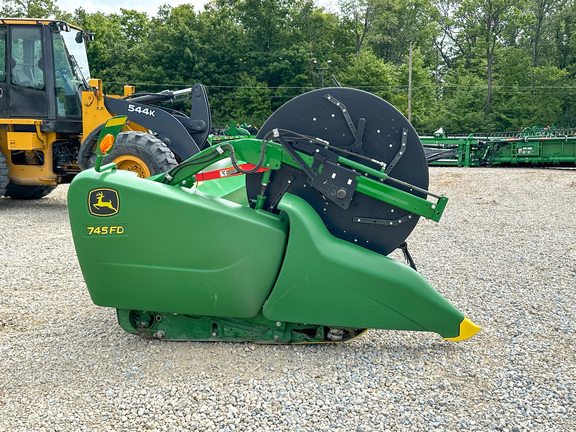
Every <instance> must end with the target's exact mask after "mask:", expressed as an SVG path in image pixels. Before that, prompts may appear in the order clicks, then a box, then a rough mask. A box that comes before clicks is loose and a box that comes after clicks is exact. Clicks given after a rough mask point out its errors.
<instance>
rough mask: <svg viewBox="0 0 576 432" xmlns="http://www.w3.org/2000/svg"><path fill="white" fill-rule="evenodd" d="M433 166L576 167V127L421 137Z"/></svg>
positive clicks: (439, 133) (438, 132)
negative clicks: (493, 133) (492, 133)
mask: <svg viewBox="0 0 576 432" xmlns="http://www.w3.org/2000/svg"><path fill="white" fill-rule="evenodd" d="M420 140H421V141H422V145H423V146H424V149H425V151H426V156H427V159H428V161H429V164H430V165H443V166H451V165H452V166H465V167H471V166H527V167H530V166H575V165H576V130H574V129H569V130H556V129H555V128H538V127H534V128H526V129H522V130H521V131H519V132H517V133H514V134H495V135H492V136H490V135H485V136H480V135H472V134H470V135H468V136H462V137H458V136H454V137H449V136H446V134H444V133H443V131H442V130H439V131H437V132H436V133H435V134H434V136H431V137H420Z"/></svg>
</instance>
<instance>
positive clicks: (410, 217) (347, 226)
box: [246, 87, 428, 255]
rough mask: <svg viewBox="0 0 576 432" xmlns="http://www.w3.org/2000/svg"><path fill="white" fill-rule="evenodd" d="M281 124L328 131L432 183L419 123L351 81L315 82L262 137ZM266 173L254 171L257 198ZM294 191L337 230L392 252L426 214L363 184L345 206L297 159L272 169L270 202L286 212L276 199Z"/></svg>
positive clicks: (332, 138) (399, 175) (417, 182)
mask: <svg viewBox="0 0 576 432" xmlns="http://www.w3.org/2000/svg"><path fill="white" fill-rule="evenodd" d="M276 128H278V129H287V130H290V131H293V132H297V133H299V134H302V135H308V136H312V137H316V138H321V139H323V140H325V141H328V142H329V143H330V145H332V146H335V147H338V148H340V149H345V150H347V151H350V152H352V153H354V154H356V155H362V156H365V157H368V158H371V159H375V160H377V161H380V162H384V163H385V164H386V168H385V172H386V173H387V174H388V175H389V176H390V177H393V178H395V179H398V180H402V181H404V182H407V183H409V184H411V185H414V186H417V187H419V188H421V189H427V188H428V164H427V161H426V157H425V154H424V150H423V148H422V144H421V143H420V138H419V137H418V135H417V133H416V131H415V130H414V128H413V127H412V125H411V124H410V123H409V122H408V120H407V119H406V118H405V117H404V116H403V115H402V114H401V113H400V112H399V111H398V110H397V109H396V108H394V107H393V106H392V105H390V104H389V103H388V102H386V101H385V100H383V99H381V98H379V97H377V96H375V95H373V94H371V93H367V92H364V91H361V90H356V89H351V88H345V87H331V88H322V89H319V90H313V91H311V92H309V93H305V94H303V95H300V96H298V97H296V98H294V99H292V100H290V101H289V102H287V103H286V104H284V105H283V106H281V107H280V108H279V109H278V110H277V111H276V112H274V113H273V114H272V115H271V116H270V118H269V119H268V120H267V121H266V123H264V125H263V126H262V128H261V129H260V132H259V133H258V136H257V138H263V137H264V136H265V135H266V134H267V133H268V132H270V131H271V130H273V129H276ZM336 153H338V154H339V155H340V156H343V157H346V158H348V159H351V160H354V161H356V162H359V163H361V164H363V165H366V166H369V167H370V168H374V169H376V170H378V171H380V170H381V169H382V166H380V165H378V164H376V163H373V162H370V161H368V160H366V159H365V158H362V157H359V156H355V155H349V154H343V153H340V152H338V151H336ZM261 179H262V174H261V173H257V174H250V175H248V176H247V178H246V187H247V194H248V199H249V200H250V201H251V202H252V200H255V199H256V197H257V195H260V193H261V189H262V185H261ZM388 184H389V185H391V186H394V187H397V188H398V189H403V190H408V189H407V188H406V187H402V186H398V185H396V184H395V183H392V182H388ZM286 192H288V193H291V194H294V195H297V196H299V197H301V198H303V199H304V200H306V201H307V202H308V203H309V204H310V205H311V206H312V207H313V208H314V209H315V210H316V212H318V214H319V215H320V217H321V218H322V220H323V221H324V223H325V224H326V227H327V228H328V230H329V231H330V233H332V235H334V236H335V237H338V238H341V239H343V240H346V241H349V242H352V243H356V244H358V245H360V246H363V247H365V248H367V249H370V250H373V251H375V252H378V253H381V254H384V255H387V254H389V253H390V252H391V251H393V250H394V249H396V248H397V247H398V246H400V244H402V243H403V242H404V240H405V239H406V238H407V237H408V236H409V235H410V233H411V232H412V230H413V229H414V227H415V226H416V223H417V222H418V218H419V217H418V216H417V215H415V214H412V213H410V212H409V211H406V210H402V209H399V208H397V207H395V206H393V205H390V204H386V203H384V202H382V201H380V200H377V199H375V198H371V197H369V196H367V195H364V194H362V193H360V192H355V194H354V197H353V199H352V201H351V203H350V206H349V208H348V209H346V210H345V209H343V208H341V207H340V206H338V205H337V204H335V203H334V202H332V201H330V200H327V199H326V198H325V197H323V196H322V194H320V193H319V192H318V191H317V190H316V189H314V188H313V187H311V186H310V184H309V183H308V181H307V176H306V174H305V173H304V172H303V171H302V170H299V169H296V168H291V167H289V166H283V167H282V168H281V169H280V170H278V171H272V174H271V177H270V184H269V186H268V188H267V189H266V193H265V195H266V201H265V203H264V208H265V209H269V210H271V211H274V212H278V210H277V209H276V208H275V207H274V206H275V204H276V203H277V202H278V201H279V198H280V197H281V196H282V195H283V194H284V193H286ZM412 193H414V192H412ZM415 194H416V195H418V196H420V197H423V196H424V194H422V193H415ZM364 220H368V221H369V223H364V222H363V221H364Z"/></svg>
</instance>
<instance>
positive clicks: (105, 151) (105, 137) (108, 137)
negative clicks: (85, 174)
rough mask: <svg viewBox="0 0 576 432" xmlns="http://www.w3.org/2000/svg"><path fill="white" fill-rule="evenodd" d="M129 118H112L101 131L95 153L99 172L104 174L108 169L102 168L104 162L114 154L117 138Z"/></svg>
mask: <svg viewBox="0 0 576 432" xmlns="http://www.w3.org/2000/svg"><path fill="white" fill-rule="evenodd" d="M127 118H128V117H127V116H116V117H111V118H109V119H108V121H107V122H106V124H105V125H104V127H103V128H102V130H101V131H100V135H98V144H96V150H95V151H94V153H96V156H97V158H96V163H95V164H94V169H95V170H96V171H97V172H102V171H104V170H105V169H106V167H104V168H102V160H103V159H104V156H106V155H109V154H110V153H112V149H113V148H114V142H115V141H116V137H117V136H118V134H119V133H120V131H121V130H122V128H123V127H124V123H126V119H127ZM111 165H114V164H111ZM114 166H115V165H114Z"/></svg>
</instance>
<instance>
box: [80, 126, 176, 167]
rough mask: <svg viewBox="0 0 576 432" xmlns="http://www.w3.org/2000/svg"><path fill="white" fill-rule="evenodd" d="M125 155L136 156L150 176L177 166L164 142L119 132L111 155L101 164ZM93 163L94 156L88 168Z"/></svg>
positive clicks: (146, 135)
mask: <svg viewBox="0 0 576 432" xmlns="http://www.w3.org/2000/svg"><path fill="white" fill-rule="evenodd" d="M127 154H129V155H133V156H136V157H138V158H140V159H141V160H142V161H143V162H144V163H146V165H147V166H148V169H149V170H150V174H151V175H156V174H160V173H163V172H166V171H169V170H170V169H172V168H174V167H175V166H176V165H178V162H177V161H176V157H175V156H174V153H172V151H171V150H170V149H169V148H168V146H167V145H166V144H165V143H164V142H162V141H160V140H159V139H158V138H156V137H155V136H153V135H150V134H149V133H146V132H138V131H127V132H120V133H119V134H118V137H117V138H116V143H115V144H114V149H113V150H112V153H110V154H109V155H108V156H106V157H105V158H104V160H103V164H107V163H111V162H113V161H114V159H116V158H118V157H120V156H123V155H127ZM95 163H96V155H94V156H92V157H91V158H90V167H93V166H94V164H95Z"/></svg>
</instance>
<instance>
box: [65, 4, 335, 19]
mask: <svg viewBox="0 0 576 432" xmlns="http://www.w3.org/2000/svg"><path fill="white" fill-rule="evenodd" d="M331 2H332V1H331V0H317V1H316V3H317V4H320V5H323V6H327V5H329V4H330V3H331ZM55 3H56V5H57V6H58V7H59V8H60V9H61V10H63V11H65V12H70V13H72V12H74V10H76V9H77V8H78V7H79V6H82V7H83V8H84V10H85V11H86V12H88V13H95V12H103V13H105V14H110V13H118V12H120V9H135V10H137V11H139V12H146V13H147V14H148V15H149V16H153V15H156V13H157V12H158V7H159V6H161V5H163V4H169V5H170V6H178V5H181V4H183V3H190V4H192V5H194V10H195V11H202V10H204V4H205V3H208V0H140V1H138V2H135V1H134V0H82V1H81V2H78V0H56V1H55Z"/></svg>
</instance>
